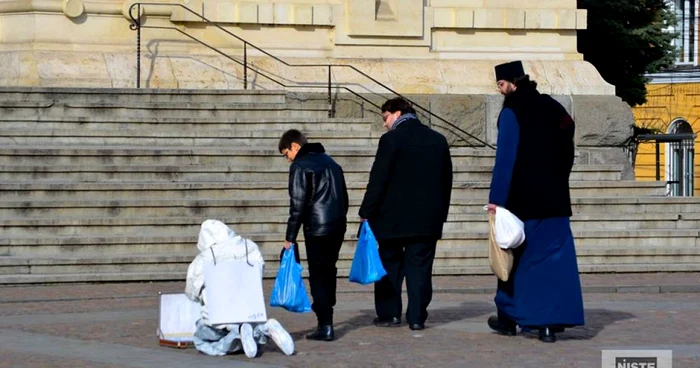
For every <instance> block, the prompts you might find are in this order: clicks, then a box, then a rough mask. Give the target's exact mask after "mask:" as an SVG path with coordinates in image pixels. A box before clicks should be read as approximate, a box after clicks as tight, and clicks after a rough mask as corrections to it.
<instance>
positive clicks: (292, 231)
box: [286, 143, 348, 242]
mask: <svg viewBox="0 0 700 368" xmlns="http://www.w3.org/2000/svg"><path fill="white" fill-rule="evenodd" d="M325 152H326V150H325V149H324V148H323V146H322V145H321V144H320V143H307V144H305V145H303V146H302V147H301V149H300V150H299V152H298V153H297V155H296V158H295V159H294V162H293V163H292V165H291V166H290V168H289V197H290V204H289V220H288V221H287V235H286V240H287V241H290V242H296V238H297V234H298V233H299V228H300V227H301V225H302V224H303V225H304V236H305V237H313V236H325V235H330V234H334V233H336V232H340V231H343V232H344V231H345V229H346V221H347V218H346V215H347V213H348V190H347V187H346V186H345V177H344V176H343V169H342V168H341V167H340V165H338V164H337V163H336V162H335V161H333V159H332V158H331V157H330V156H328V155H327V154H326V153H325Z"/></svg>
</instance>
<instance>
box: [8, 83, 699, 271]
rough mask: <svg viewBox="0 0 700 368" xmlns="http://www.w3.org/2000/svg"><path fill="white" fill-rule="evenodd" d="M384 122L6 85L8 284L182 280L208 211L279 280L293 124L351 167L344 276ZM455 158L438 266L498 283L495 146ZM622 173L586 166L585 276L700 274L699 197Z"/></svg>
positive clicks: (580, 228)
mask: <svg viewBox="0 0 700 368" xmlns="http://www.w3.org/2000/svg"><path fill="white" fill-rule="evenodd" d="M379 125H380V123H379V121H378V120H376V121H375V120H370V119H356V118H335V119H329V118H328V117H327V111H326V106H325V105H319V104H313V103H306V104H303V105H302V104H297V103H293V102H288V101H287V99H286V95H285V93H284V92H274V91H272V92H270V91H175V90H119V89H110V90H95V89H93V90H90V89H18V88H5V89H0V229H1V230H0V231H1V233H2V234H3V236H2V237H0V283H5V284H7V283H32V282H36V283H45V282H84V281H147V280H171V279H172V280H182V279H184V277H185V272H186V269H187V265H188V264H189V262H190V261H191V260H192V258H193V257H194V255H196V242H197V235H198V231H199V225H200V224H201V222H202V221H204V220H206V219H209V218H216V219H220V220H222V221H224V222H225V223H227V224H229V225H230V226H231V227H232V228H233V229H234V230H236V231H237V232H238V233H241V234H243V235H245V236H246V237H249V238H251V239H253V240H254V241H255V242H257V243H258V244H259V245H260V247H261V249H262V251H263V253H264V255H265V258H266V260H267V261H268V262H267V267H266V275H267V276H274V275H275V273H276V270H277V262H276V260H277V259H278V256H279V251H280V248H281V246H282V242H283V240H284V231H285V226H286V214H287V212H288V207H287V206H288V204H289V200H288V197H287V181H286V180H287V172H288V164H287V162H286V161H285V160H284V159H283V158H282V157H281V155H280V154H279V153H278V152H277V149H276V148H277V141H278V139H279V137H280V135H281V134H282V132H284V131H285V130H286V129H289V128H298V129H301V130H303V131H305V132H306V133H308V135H309V136H310V138H311V139H312V140H318V141H320V142H322V143H323V144H324V146H325V147H326V149H327V150H328V152H329V153H330V154H331V155H332V156H333V157H334V158H335V159H336V160H337V161H338V162H339V163H340V164H341V165H342V166H343V168H344V170H345V172H346V180H347V182H348V190H349V192H350V197H351V200H350V205H351V208H350V211H349V216H348V217H349V220H350V224H349V228H348V232H347V234H346V243H345V244H344V246H343V249H342V252H341V256H340V261H339V263H338V267H339V269H340V274H341V275H347V273H348V270H349V268H350V265H351V262H352V256H353V253H354V246H355V241H356V240H355V238H354V235H355V232H356V229H357V226H358V225H359V223H358V218H357V210H358V206H359V204H360V201H361V199H362V195H363V193H364V188H365V185H366V183H367V178H368V172H369V169H370V167H371V165H372V162H373V160H374V154H375V151H376V144H377V142H378V138H379V136H380V135H381V134H382V132H381V131H380V130H379ZM452 155H453V165H454V170H455V176H454V178H455V185H454V189H453V194H452V197H453V201H452V206H451V209H450V216H449V220H448V223H447V224H446V225H445V236H444V239H443V240H441V241H440V243H439V248H438V252H437V256H436V262H435V273H436V274H452V275H454V274H465V275H470V274H489V273H490V270H489V267H488V263H487V248H486V241H487V230H488V229H487V225H488V223H487V217H486V215H485V213H484V211H483V208H482V207H483V205H484V204H485V202H486V200H487V197H488V185H489V180H490V177H491V168H492V165H493V160H494V151H493V150H490V149H481V148H454V149H453V150H452ZM622 169H623V168H622V167H621V166H620V167H618V166H615V165H575V166H574V172H573V173H572V176H571V180H572V183H571V193H572V196H573V197H574V198H573V207H574V213H575V215H574V217H573V218H572V221H573V229H574V232H575V237H576V244H577V248H578V255H579V264H580V269H581V272H654V271H698V270H700V247H699V246H698V245H700V200H698V199H696V198H669V197H664V196H663V194H664V192H665V188H664V185H663V184H662V183H656V182H634V181H624V180H621V178H622V174H621V172H622ZM302 239H303V237H302ZM303 257H304V252H303V247H302V258H303Z"/></svg>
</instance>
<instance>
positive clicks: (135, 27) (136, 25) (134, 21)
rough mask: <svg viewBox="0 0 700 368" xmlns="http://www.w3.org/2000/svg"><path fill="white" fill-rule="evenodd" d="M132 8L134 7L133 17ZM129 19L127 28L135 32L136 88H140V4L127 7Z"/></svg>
mask: <svg viewBox="0 0 700 368" xmlns="http://www.w3.org/2000/svg"><path fill="white" fill-rule="evenodd" d="M134 7H136V16H135V17H134V13H133V12H134ZM129 18H131V24H130V25H129V28H130V29H131V30H132V31H136V88H141V3H135V4H132V5H131V6H130V7H129Z"/></svg>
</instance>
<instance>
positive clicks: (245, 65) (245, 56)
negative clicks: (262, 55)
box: [243, 41, 248, 89]
mask: <svg viewBox="0 0 700 368" xmlns="http://www.w3.org/2000/svg"><path fill="white" fill-rule="evenodd" d="M243 89H248V42H245V41H244V42H243Z"/></svg>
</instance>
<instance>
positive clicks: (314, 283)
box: [305, 230, 345, 325]
mask: <svg viewBox="0 0 700 368" xmlns="http://www.w3.org/2000/svg"><path fill="white" fill-rule="evenodd" d="M305 238H306V241H305V244H306V258H307V260H308V263H309V285H310V286H311V297H312V298H313V303H312V304H311V309H313V311H314V313H316V319H317V320H318V324H319V325H330V324H333V307H334V306H335V292H336V277H337V276H338V269H337V268H336V267H335V265H336V263H337V262H338V254H339V253H340V246H341V245H343V239H344V238H345V230H343V231H342V232H337V233H335V234H331V235H328V236H317V237H305Z"/></svg>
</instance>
